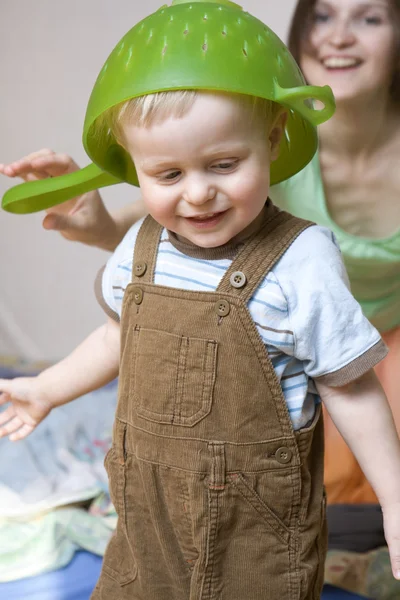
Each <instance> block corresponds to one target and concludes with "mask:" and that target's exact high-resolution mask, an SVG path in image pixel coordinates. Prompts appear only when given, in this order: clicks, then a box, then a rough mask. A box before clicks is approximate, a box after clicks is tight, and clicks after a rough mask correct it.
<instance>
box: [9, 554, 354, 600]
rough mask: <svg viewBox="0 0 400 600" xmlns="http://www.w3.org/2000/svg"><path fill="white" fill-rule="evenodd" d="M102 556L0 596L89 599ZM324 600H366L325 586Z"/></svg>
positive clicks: (17, 584)
mask: <svg viewBox="0 0 400 600" xmlns="http://www.w3.org/2000/svg"><path fill="white" fill-rule="evenodd" d="M101 562H102V559H101V557H100V556H96V555H95V554H90V553H89V552H83V551H81V552H77V553H76V554H75V556H74V558H73V559H72V561H71V562H70V563H69V565H67V566H66V567H64V568H63V569H58V570H57V571H52V572H50V573H46V574H44V575H39V576H38V577H27V578H26V579H20V580H19V581H11V582H9V583H0V598H2V599H3V598H4V600H22V599H23V600H89V598H90V594H91V593H92V590H93V588H94V586H95V585H96V581H97V579H98V577H99V575H100V569H101ZM321 600H365V598H361V596H357V595H355V594H350V593H348V592H344V591H342V590H339V589H338V588H334V587H332V586H330V585H327V586H325V588H324V592H323V594H322V597H321Z"/></svg>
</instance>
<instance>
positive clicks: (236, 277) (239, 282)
mask: <svg viewBox="0 0 400 600" xmlns="http://www.w3.org/2000/svg"><path fill="white" fill-rule="evenodd" d="M229 281H230V282H231V285H232V286H233V287H234V288H242V287H244V286H245V285H246V283H247V279H246V275H245V274H244V273H242V271H235V272H234V273H232V275H231V276H230V278H229Z"/></svg>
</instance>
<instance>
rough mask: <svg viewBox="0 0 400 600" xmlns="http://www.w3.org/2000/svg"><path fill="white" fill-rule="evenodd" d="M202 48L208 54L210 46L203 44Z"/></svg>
mask: <svg viewBox="0 0 400 600" xmlns="http://www.w3.org/2000/svg"><path fill="white" fill-rule="evenodd" d="M202 48H203V50H204V52H207V50H208V44H203V46H202Z"/></svg>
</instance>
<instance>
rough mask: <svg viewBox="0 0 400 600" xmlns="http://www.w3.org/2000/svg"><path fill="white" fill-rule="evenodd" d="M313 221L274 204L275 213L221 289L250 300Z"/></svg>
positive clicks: (242, 252) (248, 244) (240, 256)
mask: <svg viewBox="0 0 400 600" xmlns="http://www.w3.org/2000/svg"><path fill="white" fill-rule="evenodd" d="M311 225H314V223H312V222H311V221H305V220H303V219H299V218H298V217H294V216H293V215H291V214H289V213H287V212H285V211H280V210H279V209H277V208H275V207H274V210H273V211H271V217H270V218H268V219H267V220H266V222H265V223H264V225H263V226H262V228H261V229H260V230H259V231H258V232H257V233H256V234H255V235H254V236H253V237H251V238H250V239H249V240H248V241H247V242H246V244H245V245H244V246H243V248H242V249H241V250H240V251H239V253H238V255H237V256H236V258H235V260H234V261H233V262H232V264H231V266H230V267H229V269H228V271H227V272H226V273H225V275H224V277H223V278H222V280H221V282H220V284H219V286H218V288H217V291H218V292H222V293H229V294H234V295H236V296H239V297H240V298H242V299H243V300H244V302H245V303H247V302H248V301H249V300H250V298H251V297H252V295H253V293H254V291H255V290H256V289H257V288H258V287H259V285H260V284H261V282H262V280H263V279H264V278H265V277H266V275H267V274H268V272H269V271H270V270H271V269H272V268H273V267H274V265H275V264H276V263H277V261H278V260H279V259H280V258H281V256H282V255H283V254H284V253H285V252H286V250H287V249H288V248H289V246H290V245H291V244H292V243H293V242H294V240H295V239H296V238H297V236H298V235H300V233H301V232H302V231H304V230H305V229H307V227H310V226H311Z"/></svg>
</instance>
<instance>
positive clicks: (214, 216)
mask: <svg viewBox="0 0 400 600" xmlns="http://www.w3.org/2000/svg"><path fill="white" fill-rule="evenodd" d="M227 212H228V211H227V210H223V211H219V212H209V213H205V214H204V215H195V216H193V217H185V219H186V220H187V221H189V222H190V223H193V225H197V226H199V227H201V226H207V225H215V224H216V223H218V222H219V221H220V219H222V217H223V216H224V215H225V214H226V213H227Z"/></svg>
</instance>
